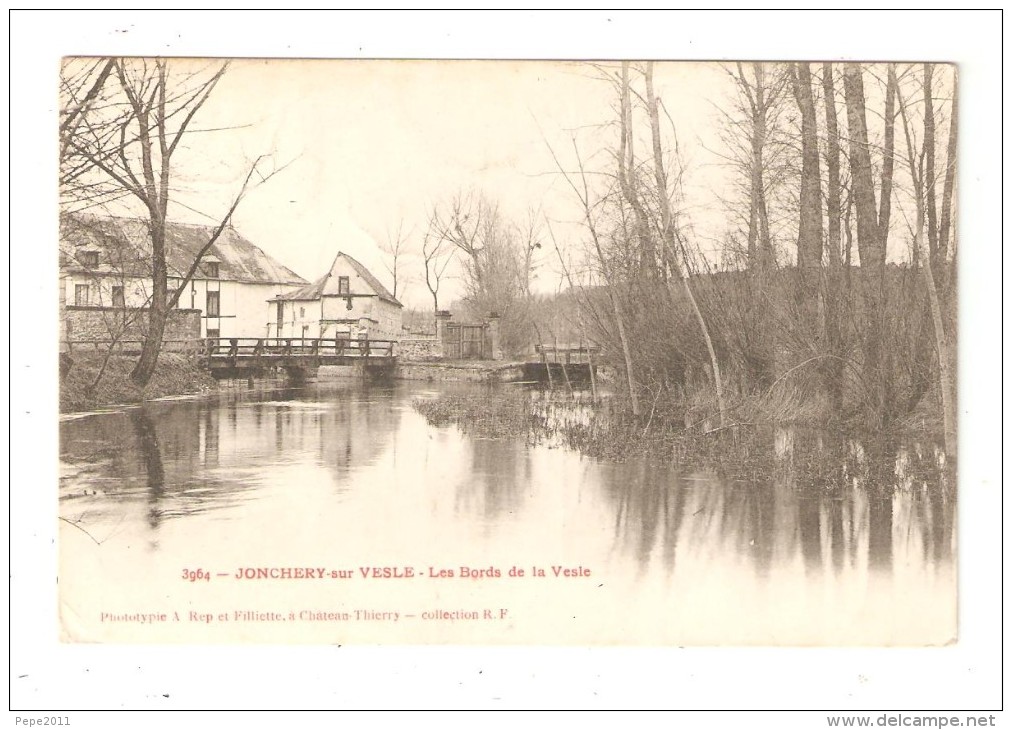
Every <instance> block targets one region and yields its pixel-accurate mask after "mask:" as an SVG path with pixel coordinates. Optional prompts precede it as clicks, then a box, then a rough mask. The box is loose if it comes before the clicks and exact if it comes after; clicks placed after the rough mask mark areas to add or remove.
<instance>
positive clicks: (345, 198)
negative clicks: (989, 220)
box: [59, 58, 958, 645]
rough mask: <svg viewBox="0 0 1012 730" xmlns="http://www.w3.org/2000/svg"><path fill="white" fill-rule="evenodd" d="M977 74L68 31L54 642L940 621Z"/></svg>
mask: <svg viewBox="0 0 1012 730" xmlns="http://www.w3.org/2000/svg"><path fill="white" fill-rule="evenodd" d="M957 100H958V74H957V71H956V68H955V67H954V66H951V65H945V64H935V63H906V64H898V63H890V64H861V63H843V64H834V63H828V62H818V63H816V62H812V63H807V62H802V63H793V62H791V63H778V62H759V61H748V62H742V61H735V62H728V63H660V62H653V61H646V62H639V61H621V62H616V63H606V62H586V63H579V62H569V63H549V62H534V61H527V62H509V61H488V62H467V61H460V62H452V61H435V62H434V61H306V60H303V61H290V60H279V59H272V60H269V61H260V60H233V61H220V60H203V59H177V58H68V59H66V61H65V63H64V65H63V69H62V75H61V130H60V131H61V139H60V150H61V160H60V162H61V168H60V175H61V178H60V183H61V200H60V205H61V211H60V213H61V218H60V271H59V276H60V296H61V308H60V315H61V326H62V329H61V347H60V358H61V372H60V378H61V395H60V400H61V409H62V416H61V426H60V436H61V445H60V458H61V484H60V502H61V509H60V519H61V521H62V522H63V525H62V528H61V535H60V539H61V572H60V578H61V583H60V591H61V593H60V615H61V622H62V627H63V631H64V635H65V638H66V639H67V640H70V641H109V640H115V641H145V640H150V641H166V640H168V641H206V640H216V641H224V640H236V641H249V640H254V641H256V640H262V641H312V642H319V641H323V642H328V643H340V644H345V643H355V642H381V643H386V642H473V641H477V642H481V643H500V642H502V643H530V642H545V641H548V642H551V643H554V642H560V643H578V644H595V643H605V644H615V643H649V644H658V643H660V644H668V643H674V644H718V645H724V644H775V645H781V644H803V645H811V644H815V645H822V644H882V645H891V644H908V645H921V644H944V643H946V642H949V641H952V640H954V639H956V637H957V632H956V579H957V571H956V569H955V555H956V551H955V545H956V538H957V535H956V530H955V520H954V516H955V514H956V506H957V495H956V490H955V488H954V486H955V481H954V478H953V473H954V467H955V464H956V457H957V454H956V422H955V421H956V410H955V409H956V390H955V384H956V372H955V369H956V368H955V365H956V363H955V357H954V353H955V348H956V341H957V330H956V312H957V301H958V297H957V295H956V292H957V278H956V275H955V270H954V267H953V265H952V262H953V261H954V260H955V259H956V257H957V252H958V241H957V237H956V236H955V231H956V230H957V225H956V222H957V208H956V205H955V201H956V195H955V192H956V190H957V187H958V174H957V160H956V149H957V148H956V143H957V138H958V123H957V120H958V115H957V114H956V113H955V112H956V110H957ZM195 394H196V395H195ZM732 597H733V600H731V599H732ZM619 616H621V617H622V620H616V619H617V617H619Z"/></svg>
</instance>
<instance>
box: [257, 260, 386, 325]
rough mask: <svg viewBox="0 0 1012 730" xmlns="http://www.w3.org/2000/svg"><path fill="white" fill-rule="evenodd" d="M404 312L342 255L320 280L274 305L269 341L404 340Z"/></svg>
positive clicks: (278, 298) (374, 280)
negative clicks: (402, 331) (402, 315)
mask: <svg viewBox="0 0 1012 730" xmlns="http://www.w3.org/2000/svg"><path fill="white" fill-rule="evenodd" d="M403 308H404V305H402V304H401V303H400V302H398V301H397V300H396V299H395V298H394V296H393V294H391V293H390V292H389V291H388V290H387V288H386V287H385V286H383V284H381V283H380V281H379V280H378V279H377V278H376V277H375V276H373V275H372V274H371V273H370V272H369V270H368V269H366V268H365V267H364V266H363V265H362V264H360V263H359V262H358V261H356V260H355V259H353V258H352V257H351V256H349V255H348V254H346V253H341V252H338V254H337V257H336V258H335V259H334V263H333V264H331V267H330V270H329V271H328V272H327V273H326V274H324V275H323V276H322V277H320V278H319V279H317V280H316V281H314V282H313V283H312V284H309V285H308V286H304V287H301V288H299V289H296V290H294V291H288V292H285V293H283V294H280V295H278V296H276V297H275V298H274V299H273V301H271V303H270V314H271V323H270V327H269V329H268V332H269V336H271V337H311V338H314V339H315V338H327V337H340V336H342V335H351V336H365V337H369V338H371V339H376V340H396V339H399V338H400V336H401V310H402V309H403Z"/></svg>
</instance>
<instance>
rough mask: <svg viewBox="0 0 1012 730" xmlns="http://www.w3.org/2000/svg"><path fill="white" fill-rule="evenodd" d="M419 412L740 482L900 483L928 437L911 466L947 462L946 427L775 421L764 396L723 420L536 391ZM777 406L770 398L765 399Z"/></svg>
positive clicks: (456, 398)
mask: <svg viewBox="0 0 1012 730" xmlns="http://www.w3.org/2000/svg"><path fill="white" fill-rule="evenodd" d="M413 405H414V407H415V409H416V410H417V411H418V412H419V413H421V414H422V415H423V416H424V417H425V419H426V421H427V422H428V423H429V424H431V425H434V426H447V425H455V426H457V427H458V428H459V429H460V430H462V431H463V432H464V433H467V434H470V435H473V436H476V437H479V438H509V439H515V440H518V441H522V442H524V443H526V444H528V445H531V446H534V445H547V446H552V447H558V448H567V449H571V450H573V451H577V452H579V453H581V454H584V455H586V456H591V457H595V458H600V459H605V460H609V461H626V460H628V459H630V458H639V457H647V458H649V459H651V460H656V461H659V462H664V463H668V464H671V463H674V464H678V465H682V466H685V467H688V468H693V469H708V470H712V471H715V472H717V473H719V474H721V475H722V476H725V477H727V478H730V479H734V480H739V481H749V482H755V481H762V480H768V479H771V478H775V477H776V476H777V475H778V474H780V475H782V474H784V473H785V472H789V473H790V475H791V480H792V481H793V482H794V483H795V484H799V485H807V486H811V487H817V488H819V489H832V488H834V487H843V486H845V485H846V484H847V483H848V479H847V475H848V474H849V475H855V474H858V473H862V474H864V475H865V476H866V477H869V478H870V479H869V483H874V484H881V485H891V484H893V482H894V481H895V476H896V475H895V474H894V469H895V463H896V456H897V453H898V450H899V449H901V448H904V447H905V446H906V445H909V444H913V443H920V444H921V445H920V446H917V447H916V449H913V450H910V451H911V453H910V454H909V455H908V456H907V457H905V458H906V461H905V464H906V466H905V468H906V469H907V471H908V473H909V474H916V475H917V476H918V477H919V478H923V479H925V480H926V481H929V482H937V481H938V466H939V465H938V461H937V459H936V458H935V457H934V451H933V449H932V448H931V445H932V444H934V443H936V442H939V440H940V439H939V436H938V433H937V431H933V430H914V429H904V430H893V431H891V432H889V433H875V434H870V433H863V432H855V431H854V430H853V429H852V428H851V427H850V426H849V425H848V424H846V423H841V422H837V423H834V424H831V425H829V424H825V423H823V424H819V423H815V422H813V421H811V420H809V419H807V418H806V419H801V420H800V421H798V422H793V423H783V422H779V423H775V422H773V421H772V420H771V419H769V418H768V417H766V418H760V417H759V416H761V415H762V414H761V413H760V411H759V408H760V406H761V405H763V404H761V403H749V404H743V405H742V406H741V407H740V408H739V409H737V415H738V416H745V415H747V416H748V417H749V419H748V420H746V419H744V418H743V419H742V420H740V421H730V420H729V423H728V425H726V426H725V427H720V426H719V425H718V424H716V423H715V422H714V419H711V418H704V419H703V420H702V421H700V420H699V419H698V415H699V414H698V411H697V410H696V409H695V408H694V407H692V405H691V404H684V403H682V404H674V403H654V404H652V407H651V408H650V409H649V411H648V412H647V413H644V414H643V415H640V416H633V415H632V412H631V410H630V409H629V407H628V404H627V403H626V402H625V401H624V400H623V399H622V398H617V397H612V398H606V399H604V400H603V401H600V402H598V403H596V404H592V403H591V402H590V399H589V396H584V395H581V394H577V396H576V397H572V396H566V395H562V394H548V393H542V392H531V391H521V390H516V391H508V392H502V393H492V394H488V395H486V396H484V397H482V398H475V397H473V395H456V394H455V395H443V396H440V397H438V398H432V399H416V400H415V401H414V404H413ZM765 405H767V406H768V405H769V404H765Z"/></svg>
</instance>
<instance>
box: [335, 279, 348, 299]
mask: <svg viewBox="0 0 1012 730" xmlns="http://www.w3.org/2000/svg"><path fill="white" fill-rule="evenodd" d="M337 293H338V294H341V295H344V294H351V285H350V284H349V283H348V277H347V276H339V277H337Z"/></svg>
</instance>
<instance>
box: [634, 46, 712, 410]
mask: <svg viewBox="0 0 1012 730" xmlns="http://www.w3.org/2000/svg"><path fill="white" fill-rule="evenodd" d="M646 92H647V110H648V112H649V115H650V138H651V141H652V143H653V152H654V180H655V181H656V183H657V199H658V205H659V206H660V210H661V238H662V240H663V242H664V246H665V247H666V249H667V250H668V252H669V253H670V257H671V260H672V261H674V262H676V263H677V260H678V259H677V256H676V253H675V250H676V249H675V226H674V220H673V218H672V215H671V201H670V200H669V199H668V177H667V173H666V172H665V169H664V154H663V148H662V146H661V123H660V115H659V114H658V110H657V97H656V96H655V95H654V64H653V63H652V62H648V63H647V70H646ZM678 268H679V270H681V267H678ZM681 280H682V285H683V287H684V288H685V296H686V297H687V298H688V300H689V303H690V304H691V306H692V311H693V313H694V314H695V316H696V321H697V322H698V323H699V329H700V331H701V332H702V334H703V340H704V341H705V342H706V350H707V352H708V353H709V355H710V369H711V370H712V372H713V387H714V391H715V393H716V398H717V411H718V413H719V414H720V425H721V426H723V425H724V422H725V417H726V416H725V408H724V385H723V382H722V380H721V377H720V363H719V362H717V354H716V351H715V350H714V348H713V340H712V339H710V329H709V327H707V326H706V320H705V319H704V318H703V314H702V312H700V310H699V305H698V304H697V302H696V297H695V295H694V294H693V293H692V287H691V286H690V285H689V277H688V276H687V275H686V274H683V275H682V276H681Z"/></svg>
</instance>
